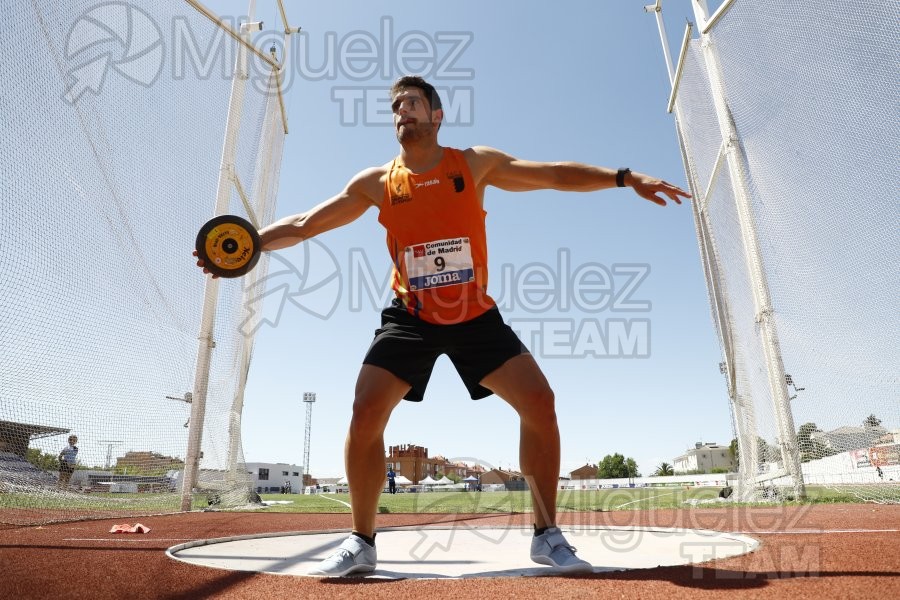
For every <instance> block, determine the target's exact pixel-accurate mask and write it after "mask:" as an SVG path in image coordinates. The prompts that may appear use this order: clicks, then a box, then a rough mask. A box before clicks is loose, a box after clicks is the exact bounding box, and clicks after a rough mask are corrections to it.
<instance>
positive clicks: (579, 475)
mask: <svg viewBox="0 0 900 600" xmlns="http://www.w3.org/2000/svg"><path fill="white" fill-rule="evenodd" d="M598 472H599V467H598V466H597V465H592V464H591V463H587V464H586V465H584V466H583V467H578V468H577V469H575V470H574V471H572V472H571V473H569V477H570V478H571V479H597V473H598Z"/></svg>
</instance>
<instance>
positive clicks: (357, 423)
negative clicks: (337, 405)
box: [350, 392, 395, 435]
mask: <svg viewBox="0 0 900 600" xmlns="http://www.w3.org/2000/svg"><path fill="white" fill-rule="evenodd" d="M394 404H395V403H394V402H393V401H391V400H389V399H385V398H384V397H380V396H379V395H378V394H368V393H359V392H357V394H356V398H355V399H354V400H353V414H352V417H351V419H350V431H351V433H353V432H356V433H367V434H375V435H378V434H380V433H381V432H383V431H384V428H385V426H386V425H387V421H388V418H389V417H390V416H391V411H392V410H393V408H394Z"/></svg>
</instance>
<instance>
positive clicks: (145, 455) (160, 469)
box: [116, 451, 184, 475]
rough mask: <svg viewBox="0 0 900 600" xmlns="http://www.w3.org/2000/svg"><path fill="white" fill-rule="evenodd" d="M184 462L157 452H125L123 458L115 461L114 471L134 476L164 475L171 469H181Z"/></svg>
mask: <svg viewBox="0 0 900 600" xmlns="http://www.w3.org/2000/svg"><path fill="white" fill-rule="evenodd" d="M183 468H184V461H183V460H181V459H180V458H174V457H172V456H165V455H164V454H160V453H159V452H150V451H143V452H126V453H125V456H120V457H118V458H117V459H116V471H118V472H120V473H121V472H126V473H131V474H135V475H140V474H144V473H165V472H166V471H170V470H172V469H183Z"/></svg>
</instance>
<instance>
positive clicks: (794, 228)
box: [676, 0, 900, 502]
mask: <svg viewBox="0 0 900 600" xmlns="http://www.w3.org/2000/svg"><path fill="white" fill-rule="evenodd" d="M807 8H808V7H805V6H804V5H801V4H796V3H781V4H764V5H763V4H759V3H753V2H748V1H742V0H737V1H736V2H735V3H734V4H733V5H732V7H731V8H730V10H729V11H728V12H727V13H725V15H724V16H723V17H722V19H721V20H720V21H719V22H718V23H717V24H715V25H714V27H713V28H712V29H711V30H710V32H709V34H708V35H706V36H702V37H701V38H700V39H694V40H692V41H691V42H690V46H689V49H688V52H687V55H686V58H685V63H684V71H683V73H684V76H683V79H682V80H681V82H680V88H679V91H678V96H677V103H676V112H677V118H678V130H679V133H680V135H681V140H682V145H683V148H684V150H685V162H686V170H687V172H688V178H689V180H690V183H691V187H692V189H693V191H694V193H695V197H696V199H695V202H696V205H697V210H698V212H697V225H698V236H699V238H700V242H701V250H702V251H703V252H702V254H703V256H704V260H705V265H704V267H705V271H706V274H707V282H708V284H709V290H710V301H711V305H712V307H713V315H714V318H715V319H714V320H715V322H716V326H717V329H718V331H719V336H720V340H721V342H722V348H723V356H724V365H723V370H724V371H725V373H726V376H727V378H728V379H729V386H728V388H729V395H730V397H731V401H732V413H733V416H734V425H735V432H736V438H737V444H738V448H737V450H738V452H737V456H738V459H739V461H740V464H739V467H740V478H739V482H738V484H739V486H738V487H739V489H741V490H742V494H741V495H742V497H743V498H746V499H759V498H760V497H769V498H771V497H787V496H789V495H791V494H793V493H796V492H800V491H802V485H801V481H800V479H801V478H800V477H799V476H798V473H797V472H796V471H794V472H792V468H794V467H796V469H797V471H800V472H802V481H803V482H805V485H806V486H816V485H821V486H827V487H830V488H837V489H840V490H842V491H845V492H848V493H850V494H853V495H855V496H857V497H858V498H861V499H864V500H872V501H881V502H898V501H900V401H898V386H897V384H898V373H900V364H898V363H900V361H898V352H897V344H896V329H897V315H898V314H900V302H898V295H897V293H896V290H897V273H898V272H900V260H898V250H897V249H898V248H900V227H898V219H897V217H898V216H900V210H898V206H900V205H898V203H897V172H898V148H900V127H898V123H900V119H898V106H900V104H898V99H900V98H898V84H897V81H898V80H897V73H898V72H900V31H898V24H900V6H898V5H897V4H896V3H879V2H872V1H863V2H855V3H854V4H853V9H852V10H847V7H846V6H845V5H844V4H843V3H836V2H825V3H819V4H817V5H816V10H815V14H811V13H810V12H809V11H808V10H807ZM716 98H718V99H719V104H718V106H717V102H716ZM732 136H733V138H732ZM723 140H725V142H726V143H725V144H723ZM728 142H731V143H728ZM717 165H718V168H717ZM707 190H709V193H708V194H707ZM742 207H744V209H742ZM742 210H744V212H743V213H742ZM754 260H756V261H758V262H757V264H758V266H759V267H760V271H761V272H759V273H757V272H755V270H754Z"/></svg>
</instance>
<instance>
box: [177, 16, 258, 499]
mask: <svg viewBox="0 0 900 600" xmlns="http://www.w3.org/2000/svg"><path fill="white" fill-rule="evenodd" d="M191 4H192V5H193V4H194V3H191ZM195 8H196V6H195ZM255 10H256V2H255V0H250V7H249V9H248V10H247V22H245V23H242V24H241V28H240V33H241V37H242V38H243V39H244V41H246V42H248V43H249V42H250V39H251V33H252V31H253V30H256V31H259V30H260V29H261V28H262V24H261V23H254V22H253V15H254V13H255ZM248 52H249V50H248V49H247V44H237V56H236V58H235V67H234V76H233V78H232V80H231V96H230V99H229V103H228V116H227V118H226V122H225V140H224V143H223V145H222V158H221V161H220V163H219V181H218V189H217V191H216V205H215V210H214V212H213V215H214V216H218V215H222V214H225V211H226V210H227V209H228V205H229V201H230V199H231V189H232V186H233V182H234V179H233V175H232V174H233V172H234V156H235V150H236V146H237V138H238V133H239V130H240V124H241V115H242V113H243V106H244V91H245V89H246V85H247V78H248V77H249V73H248V65H247V63H248ZM218 298H219V280H218V279H214V278H212V277H207V278H206V282H205V286H204V289H203V312H202V315H201V317H200V333H199V335H198V338H199V342H200V343H199V348H198V351H197V368H196V371H195V372H194V391H193V402H192V403H191V418H190V426H189V428H188V446H187V453H186V456H185V461H184V480H183V482H182V488H181V510H182V511H189V510H191V505H192V503H193V490H194V488H195V487H196V486H197V481H198V476H199V472H200V449H201V447H202V442H203V425H204V419H205V418H206V396H207V392H208V391H209V371H210V366H211V363H212V351H213V348H215V346H216V342H215V340H214V339H213V331H214V329H215V321H216V303H217V302H218Z"/></svg>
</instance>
